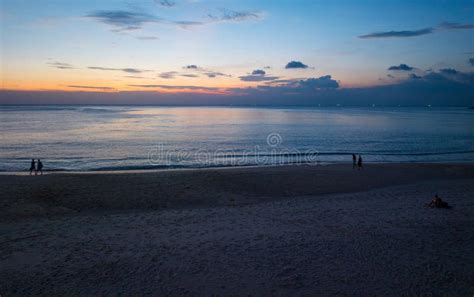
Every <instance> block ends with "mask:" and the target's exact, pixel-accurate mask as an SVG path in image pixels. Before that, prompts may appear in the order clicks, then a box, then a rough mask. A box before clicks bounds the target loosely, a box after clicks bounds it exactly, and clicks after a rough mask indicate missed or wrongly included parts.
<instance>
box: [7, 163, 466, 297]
mask: <svg viewBox="0 0 474 297" xmlns="http://www.w3.org/2000/svg"><path fill="white" fill-rule="evenodd" d="M0 184H1V185H2V187H0V206H1V208H0V209H1V210H0V215H1V216H0V234H1V236H0V251H1V256H0V294H2V295H5V296H12V295H21V296H24V295H50V296H51V295H57V296H59V295H73V296H74V295H76V296H77V295H82V296H84V295H89V296H90V295H120V294H122V295H159V296H174V295H189V296H210V295H212V294H217V295H221V296H223V295H252V296H262V295H263V296H295V295H296V296H314V295H334V294H338V295H351V296H353V295H364V296H367V295H368V296H370V295H388V296H391V295H401V294H406V295H412V294H413V295H420V294H421V295H425V294H427V295H430V294H433V295H443V294H448V295H454V296H459V295H468V296H470V294H472V292H474V252H473V251H474V227H473V226H474V166H473V165H449V164H444V165H443V164H377V165H371V164H369V165H368V166H367V167H366V168H365V170H363V171H360V172H359V171H356V170H352V168H351V165H328V166H277V167H259V168H225V169H200V170H175V171H161V172H146V173H144V172H125V173H124V172H121V173H108V174H97V173H87V174H73V173H54V174H48V175H45V176H37V177H29V176H18V175H1V176H0ZM436 193H438V194H439V195H440V196H441V197H442V198H444V199H445V200H446V201H447V202H448V203H449V204H450V205H452V206H453V208H452V209H430V208H426V207H424V204H425V203H428V202H429V201H430V199H431V198H432V196H433V195H434V194H436Z"/></svg>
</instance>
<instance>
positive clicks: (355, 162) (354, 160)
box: [352, 154, 357, 169]
mask: <svg viewBox="0 0 474 297" xmlns="http://www.w3.org/2000/svg"><path fill="white" fill-rule="evenodd" d="M356 165H357V157H356V155H355V154H352V169H355V168H356Z"/></svg>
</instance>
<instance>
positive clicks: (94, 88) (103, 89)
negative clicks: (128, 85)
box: [67, 85, 114, 91]
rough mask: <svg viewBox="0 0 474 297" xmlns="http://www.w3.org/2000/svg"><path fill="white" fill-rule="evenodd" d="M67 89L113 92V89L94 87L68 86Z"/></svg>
mask: <svg viewBox="0 0 474 297" xmlns="http://www.w3.org/2000/svg"><path fill="white" fill-rule="evenodd" d="M67 87H69V88H77V89H91V90H101V91H107V90H114V88H111V87H94V86H78V85H68V86H67Z"/></svg>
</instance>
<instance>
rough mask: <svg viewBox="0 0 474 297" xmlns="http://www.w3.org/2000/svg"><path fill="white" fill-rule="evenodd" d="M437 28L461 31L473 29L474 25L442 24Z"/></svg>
mask: <svg viewBox="0 0 474 297" xmlns="http://www.w3.org/2000/svg"><path fill="white" fill-rule="evenodd" d="M439 28H441V29H446V30H463V29H474V23H470V24H459V23H449V22H444V23H441V24H439Z"/></svg>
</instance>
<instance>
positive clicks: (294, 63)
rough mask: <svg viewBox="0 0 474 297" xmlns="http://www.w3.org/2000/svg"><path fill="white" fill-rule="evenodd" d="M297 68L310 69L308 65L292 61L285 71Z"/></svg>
mask: <svg viewBox="0 0 474 297" xmlns="http://www.w3.org/2000/svg"><path fill="white" fill-rule="evenodd" d="M295 68H302V69H305V68H308V65H305V64H303V63H301V62H300V61H291V62H288V64H286V66H285V69H295Z"/></svg>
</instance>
